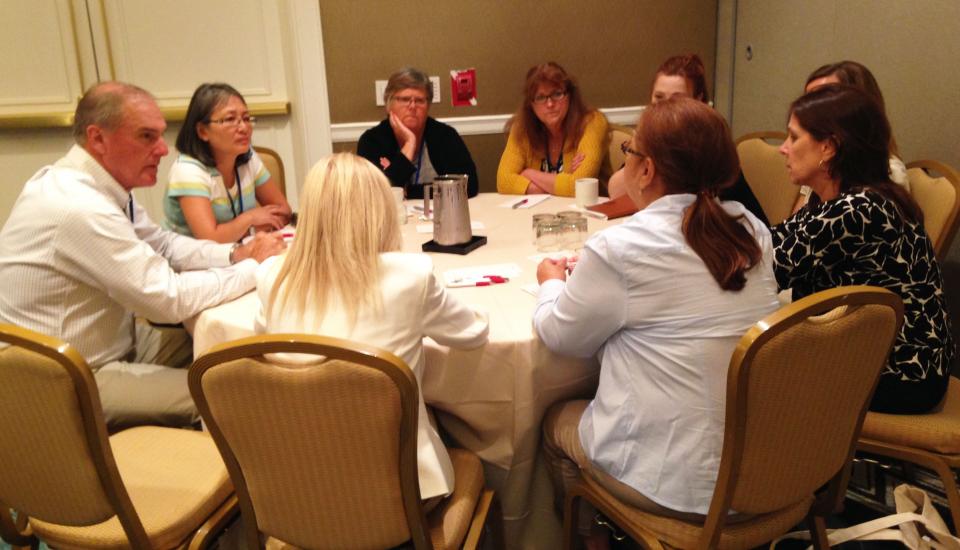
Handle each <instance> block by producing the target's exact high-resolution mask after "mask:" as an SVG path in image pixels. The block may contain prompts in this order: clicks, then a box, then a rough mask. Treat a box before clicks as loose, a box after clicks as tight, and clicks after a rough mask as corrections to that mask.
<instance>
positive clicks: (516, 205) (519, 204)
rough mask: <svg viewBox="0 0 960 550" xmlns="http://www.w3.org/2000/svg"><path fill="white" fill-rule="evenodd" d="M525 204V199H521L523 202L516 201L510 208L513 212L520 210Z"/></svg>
mask: <svg viewBox="0 0 960 550" xmlns="http://www.w3.org/2000/svg"><path fill="white" fill-rule="evenodd" d="M525 204H527V199H523V200H520V201H517V202H515V203H513V206H511V207H510V208H513V209H514V210H516V209H517V208H520V207H521V206H523V205H525Z"/></svg>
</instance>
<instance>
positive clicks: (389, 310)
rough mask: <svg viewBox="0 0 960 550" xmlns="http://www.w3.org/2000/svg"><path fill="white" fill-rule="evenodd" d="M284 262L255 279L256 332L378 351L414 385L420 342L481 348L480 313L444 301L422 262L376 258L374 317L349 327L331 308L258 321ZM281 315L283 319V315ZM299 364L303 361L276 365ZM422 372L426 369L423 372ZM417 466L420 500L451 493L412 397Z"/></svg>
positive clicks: (484, 325)
mask: <svg viewBox="0 0 960 550" xmlns="http://www.w3.org/2000/svg"><path fill="white" fill-rule="evenodd" d="M284 259H285V256H276V257H273V258H270V259H269V260H267V261H265V262H264V263H263V264H261V265H260V268H259V270H258V271H257V294H258V296H259V298H260V304H261V307H260V314H259V315H258V317H257V332H259V333H264V332H266V333H279V332H302V333H307V334H318V335H322V336H333V337H336V338H345V339H347V340H353V341H356V342H362V343H365V344H370V345H374V346H377V347H380V348H383V349H386V350H388V351H390V352H392V353H394V354H395V355H397V356H399V357H400V358H401V359H403V360H404V361H405V362H406V363H407V365H409V366H410V368H411V369H412V370H413V373H414V375H415V376H416V378H417V382H418V384H419V383H421V380H422V377H423V372H424V368H425V365H424V359H423V343H422V341H423V337H424V336H429V337H430V338H432V339H433V340H435V341H436V342H437V343H439V344H442V345H446V346H450V347H454V348H460V349H472V348H477V347H480V346H482V345H483V344H485V343H486V342H487V332H488V321H487V315H486V313H485V312H480V311H476V310H474V309H472V308H470V307H469V306H467V305H465V304H463V303H461V302H460V301H458V300H457V299H455V298H454V297H453V296H451V295H450V294H449V293H448V292H447V291H446V289H445V288H444V286H443V284H442V283H440V282H438V281H437V279H436V277H435V275H434V273H433V262H432V261H431V259H430V257H429V256H426V255H424V254H406V253H402V252H388V253H385V254H381V255H380V293H381V296H382V300H383V301H382V303H383V307H382V310H381V311H373V309H372V308H363V309H361V310H360V311H359V314H358V316H357V322H356V324H355V325H354V326H353V327H351V326H350V325H349V323H348V322H347V316H346V314H345V311H344V309H343V306H342V303H340V302H339V301H338V300H331V303H330V307H329V308H328V310H327V312H326V314H325V315H324V316H323V318H322V319H317V315H316V312H315V311H313V310H311V309H310V304H309V303H308V304H306V306H305V307H306V312H305V314H304V315H293V314H291V310H290V308H282V309H281V308H274V310H273V311H271V314H270V317H269V318H267V317H266V310H267V308H266V304H267V303H268V300H269V298H270V290H271V288H272V287H273V282H274V281H275V280H276V276H277V273H278V272H279V270H280V266H281V265H282V263H283V260H284ZM284 309H286V310H287V311H286V312H285V311H283V310H284ZM277 359H279V360H283V361H294V362H303V361H304V359H305V358H304V357H289V356H288V357H280V358H277ZM426 368H430V367H426ZM417 462H418V466H419V474H420V497H421V498H423V499H427V498H431V497H434V496H440V495H448V494H450V493H451V492H452V491H453V466H452V464H451V463H450V456H449V455H448V454H447V450H446V448H445V447H444V445H443V442H442V441H441V440H440V436H439V434H438V433H437V429H436V425H435V421H434V419H433V417H432V415H428V414H427V409H426V406H425V405H424V402H423V394H422V392H421V394H420V414H419V426H418V434H417Z"/></svg>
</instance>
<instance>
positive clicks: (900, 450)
mask: <svg viewBox="0 0 960 550" xmlns="http://www.w3.org/2000/svg"><path fill="white" fill-rule="evenodd" d="M857 450H858V451H863V452H865V453H871V454H875V455H880V456H884V457H888V458H892V459H894V460H901V461H904V462H910V463H912V464H916V465H918V466H922V467H924V468H928V469H930V470H932V471H933V472H935V473H936V474H937V476H938V477H939V478H940V481H942V482H943V491H944V493H946V497H947V503H948V504H949V505H950V518H951V519H952V520H953V532H954V534H957V533H960V487H958V485H957V475H956V470H958V469H960V456H958V455H947V454H941V453H936V452H933V451H927V450H924V449H919V448H915V447H906V446H904V445H897V444H894V443H886V442H884V441H880V440H877V439H870V438H867V437H862V436H861V437H860V439H859V441H857Z"/></svg>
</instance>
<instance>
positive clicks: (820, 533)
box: [807, 514, 830, 550]
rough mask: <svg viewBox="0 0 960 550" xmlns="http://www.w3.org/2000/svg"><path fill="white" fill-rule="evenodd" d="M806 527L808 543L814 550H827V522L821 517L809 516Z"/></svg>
mask: <svg viewBox="0 0 960 550" xmlns="http://www.w3.org/2000/svg"><path fill="white" fill-rule="evenodd" d="M807 527H808V529H810V541H811V542H812V543H813V547H814V548H815V549H816V550H828V549H829V548H830V543H829V542H828V541H827V522H826V520H825V519H824V517H823V516H818V515H814V514H810V515H808V516H807Z"/></svg>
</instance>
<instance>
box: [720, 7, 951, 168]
mask: <svg viewBox="0 0 960 550" xmlns="http://www.w3.org/2000/svg"><path fill="white" fill-rule="evenodd" d="M748 44H749V45H752V47H753V52H754V56H753V60H751V61H748V60H747V59H746V57H745V48H746V46H747V45H748ZM957 52H960V2H957V1H956V0H918V1H913V2H902V1H899V0H808V1H807V2H787V1H779V0H778V1H773V2H771V1H769V0H739V1H738V2H737V31H736V49H735V54H734V64H735V79H734V88H733V97H734V101H733V105H734V107H733V130H734V133H735V134H736V135H740V134H744V133H747V132H752V131H757V130H771V129H782V128H783V127H784V126H785V119H784V117H785V113H786V109H787V106H788V105H789V104H790V101H792V100H793V99H794V98H796V97H797V96H798V95H799V94H800V93H801V92H802V90H803V85H804V82H805V81H806V77H807V75H808V74H809V73H810V72H811V71H812V70H814V69H816V68H817V67H819V66H821V65H823V64H826V63H830V62H833V61H838V60H841V59H853V60H856V61H859V62H861V63H863V64H864V65H866V66H867V67H869V68H870V70H871V71H872V72H873V73H874V75H875V76H876V78H877V81H878V82H879V84H880V87H881V89H882V90H883V95H884V99H885V101H886V104H887V113H888V115H889V117H890V123H891V126H892V127H893V132H894V135H895V136H896V138H897V141H898V143H899V145H900V152H901V156H902V157H903V159H904V160H905V161H910V160H915V159H921V158H934V159H938V160H942V161H945V162H947V163H949V164H951V165H953V166H955V167H960V108H958V105H960V71H958V70H957V67H958V57H957Z"/></svg>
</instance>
